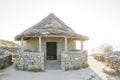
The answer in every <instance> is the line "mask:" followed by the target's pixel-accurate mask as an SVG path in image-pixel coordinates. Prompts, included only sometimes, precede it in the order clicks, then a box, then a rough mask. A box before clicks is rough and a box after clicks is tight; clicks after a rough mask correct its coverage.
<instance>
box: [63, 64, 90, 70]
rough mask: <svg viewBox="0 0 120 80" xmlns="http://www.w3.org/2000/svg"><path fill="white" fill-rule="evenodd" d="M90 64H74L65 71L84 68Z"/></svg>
mask: <svg viewBox="0 0 120 80" xmlns="http://www.w3.org/2000/svg"><path fill="white" fill-rule="evenodd" d="M88 66H89V65H88V64H84V65H83V66H74V67H71V68H65V71H70V70H79V69H82V68H87V67H88Z"/></svg>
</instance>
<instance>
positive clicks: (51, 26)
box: [15, 13, 88, 40]
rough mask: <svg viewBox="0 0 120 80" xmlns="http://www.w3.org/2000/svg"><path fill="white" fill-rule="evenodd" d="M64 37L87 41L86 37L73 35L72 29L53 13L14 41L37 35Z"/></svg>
mask: <svg viewBox="0 0 120 80" xmlns="http://www.w3.org/2000/svg"><path fill="white" fill-rule="evenodd" d="M46 34H47V35H66V36H73V37H78V38H80V39H83V40H87V39H88V37H87V36H83V35H80V34H77V33H75V31H74V30H73V29H71V28H70V27H69V26H67V25H66V24H65V23H64V22H63V21H61V20H60V19H59V18H58V17H56V16H55V15H54V14H53V13H51V14H49V15H48V16H47V17H46V18H44V19H43V20H42V21H40V22H38V23H37V24H35V25H34V26H32V27H30V28H29V29H27V30H25V31H24V32H22V33H21V34H20V35H17V36H16V37H15V40H20V38H21V37H25V36H39V35H46Z"/></svg>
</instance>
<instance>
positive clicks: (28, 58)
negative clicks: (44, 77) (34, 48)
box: [15, 52, 44, 71]
mask: <svg viewBox="0 0 120 80" xmlns="http://www.w3.org/2000/svg"><path fill="white" fill-rule="evenodd" d="M15 66H16V68H17V69H20V70H26V71H32V70H37V71H43V70H44V53H42V52H41V53H39V52H22V54H19V55H17V58H16V61H15Z"/></svg>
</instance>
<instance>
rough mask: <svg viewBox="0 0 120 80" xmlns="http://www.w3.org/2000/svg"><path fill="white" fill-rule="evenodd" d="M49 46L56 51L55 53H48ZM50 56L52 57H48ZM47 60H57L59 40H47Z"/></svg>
mask: <svg viewBox="0 0 120 80" xmlns="http://www.w3.org/2000/svg"><path fill="white" fill-rule="evenodd" d="M50 45H51V46H53V48H51V47H50ZM48 48H49V49H52V50H53V51H51V52H55V53H53V54H52V53H50V54H49V55H48ZM54 48H55V49H54ZM48 56H49V57H48ZM48 58H50V59H48ZM46 60H57V42H46Z"/></svg>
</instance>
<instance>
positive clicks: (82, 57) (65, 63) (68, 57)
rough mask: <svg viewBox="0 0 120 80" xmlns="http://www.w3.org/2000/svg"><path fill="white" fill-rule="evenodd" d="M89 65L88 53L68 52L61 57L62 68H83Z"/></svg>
mask: <svg viewBox="0 0 120 80" xmlns="http://www.w3.org/2000/svg"><path fill="white" fill-rule="evenodd" d="M84 64H87V51H67V52H64V53H63V54H62V55H61V66H62V69H63V70H65V69H67V68H74V67H81V66H83V65H84Z"/></svg>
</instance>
